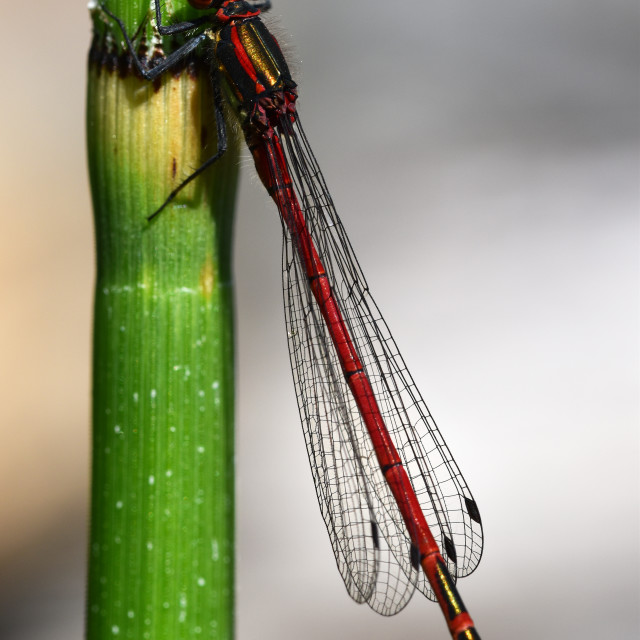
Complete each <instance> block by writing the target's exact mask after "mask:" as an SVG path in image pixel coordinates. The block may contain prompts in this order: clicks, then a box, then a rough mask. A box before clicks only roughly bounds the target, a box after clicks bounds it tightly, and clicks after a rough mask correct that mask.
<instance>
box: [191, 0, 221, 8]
mask: <svg viewBox="0 0 640 640" xmlns="http://www.w3.org/2000/svg"><path fill="white" fill-rule="evenodd" d="M214 3H215V0H189V4H190V5H191V6H192V7H193V8H194V9H209V8H210V7H211V5H213V4H214Z"/></svg>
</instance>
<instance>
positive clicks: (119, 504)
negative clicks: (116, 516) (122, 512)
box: [116, 500, 122, 509]
mask: <svg viewBox="0 0 640 640" xmlns="http://www.w3.org/2000/svg"><path fill="white" fill-rule="evenodd" d="M116 509H122V500H118V502H116Z"/></svg>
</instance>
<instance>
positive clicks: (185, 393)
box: [87, 0, 237, 640]
mask: <svg viewBox="0 0 640 640" xmlns="http://www.w3.org/2000/svg"><path fill="white" fill-rule="evenodd" d="M172 5H173V7H174V9H175V10H176V11H178V10H180V11H183V10H184V11H186V9H185V6H186V1H185V0H180V1H178V0H174V1H173V3H172ZM178 5H179V6H178ZM148 6H149V3H148V2H139V1H138V2H136V1H131V0H128V1H127V0H112V1H111V2H109V8H110V9H111V10H112V11H113V12H114V13H116V14H118V15H121V16H122V17H123V19H125V21H126V22H127V28H128V29H129V30H130V31H129V32H130V33H133V32H134V31H135V28H136V25H137V24H139V23H140V21H141V20H142V18H143V17H144V16H145V14H146V12H147V11H148ZM180 17H182V18H184V17H185V14H184V13H182V14H180ZM94 22H95V23H96V25H97V36H96V38H95V39H94V43H93V46H92V53H91V62H90V65H89V85H88V98H87V137H88V154H89V171H90V179H91V188H92V194H93V204H94V214H95V228H96V248H97V283H96V292H95V327H94V359H93V456H92V493H91V541H90V550H89V585H88V603H87V638H88V640H103V639H105V638H120V637H121V638H132V639H135V640H140V639H145V638H149V639H151V640H164V639H166V640H180V639H183V638H184V639H187V638H189V639H192V638H199V637H201V638H221V639H225V640H226V639H230V638H232V637H233V604H234V588H233V584H234V583H233V576H234V560H233V533H234V527H233V516H234V509H233V432H232V425H233V376H234V374H233V324H232V321H233V318H232V288H231V264H230V263H231V249H230V244H231V232H232V214H233V208H234V199H235V188H236V181H237V146H236V145H235V144H233V143H232V144H231V146H230V149H229V151H228V152H227V154H226V156H225V157H224V158H223V160H222V161H220V162H219V163H218V164H217V165H216V166H215V167H214V168H213V169H212V170H210V171H207V172H206V173H205V175H204V176H203V177H202V178H201V179H199V180H196V181H194V183H192V184H191V185H189V187H187V188H185V189H184V190H183V192H181V193H180V195H179V196H178V197H177V198H176V200H175V201H174V203H172V204H171V205H170V206H169V207H167V209H166V210H164V211H163V212H162V213H161V214H160V215H159V216H158V217H157V218H156V219H154V220H153V221H152V222H149V221H148V220H147V217H148V216H149V215H150V214H151V213H152V212H153V211H154V210H155V209H156V208H157V207H158V206H159V205H160V204H162V202H163V201H164V199H165V198H166V196H167V195H168V194H169V193H170V191H171V190H172V189H173V188H175V186H177V185H178V184H179V183H180V182H181V181H182V180H183V179H184V177H186V176H187V175H189V173H191V171H192V170H193V168H195V167H197V166H199V165H200V164H201V162H202V161H203V160H204V159H206V158H207V157H209V156H210V155H212V154H213V153H215V149H216V139H215V125H214V124H213V121H212V119H211V118H210V116H209V114H212V113H213V111H212V104H211V95H210V89H209V83H208V82H207V79H206V68H205V67H204V65H203V64H199V63H198V62H197V61H195V62H193V63H192V64H191V65H190V66H189V68H185V69H184V70H183V71H182V72H181V73H179V74H177V75H176V74H172V73H167V74H165V76H164V77H163V78H162V79H161V80H160V81H158V82H156V83H153V84H152V83H149V82H146V81H144V80H142V79H139V78H137V77H136V76H134V75H133V74H132V73H131V72H130V70H129V67H128V65H127V61H126V57H125V56H123V55H122V49H120V48H118V49H115V48H114V47H115V46H116V45H115V44H114V43H120V42H121V38H120V37H119V32H118V31H117V27H116V26H115V25H113V24H110V23H108V22H106V21H104V20H103V17H102V15H101V13H100V12H97V11H96V12H94ZM109 32H111V34H112V35H114V36H115V37H114V38H112V39H109V38H105V34H107V33H109ZM118 46H119V45H118ZM165 53H168V50H165ZM203 143H205V146H204V148H203Z"/></svg>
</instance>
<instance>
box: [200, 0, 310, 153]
mask: <svg viewBox="0 0 640 640" xmlns="http://www.w3.org/2000/svg"><path fill="white" fill-rule="evenodd" d="M215 17H216V21H217V22H218V24H221V25H222V26H221V28H219V29H215V30H211V31H210V32H209V37H210V38H211V39H212V40H213V41H214V46H215V60H216V62H217V65H218V70H219V71H220V72H221V73H222V75H223V76H224V78H225V80H226V81H227V84H228V86H229V88H230V89H231V92H232V93H233V96H234V98H235V100H237V102H238V104H239V109H238V111H239V113H240V117H241V120H242V126H243V128H244V130H245V135H246V136H247V138H249V137H254V136H256V135H258V136H260V135H264V134H265V133H267V132H268V130H270V129H272V128H273V127H275V126H276V125H277V122H278V119H279V118H280V117H281V116H282V115H284V114H285V113H289V114H290V115H292V116H295V101H296V98H297V92H296V83H295V82H294V81H293V79H292V78H291V73H290V72H289V67H288V65H287V62H286V60H285V58H284V56H283V54H282V50H281V49H280V45H279V44H278V41H277V40H276V39H275V38H274V37H273V36H272V35H271V33H269V31H268V29H267V28H266V27H265V26H264V24H263V22H262V20H261V19H260V11H259V10H257V9H255V8H253V7H252V6H251V5H250V4H249V3H248V2H245V1H244V0H227V1H226V2H224V3H223V4H222V5H221V6H220V8H219V9H218V11H217V12H216V16H215ZM247 141H248V142H249V140H247Z"/></svg>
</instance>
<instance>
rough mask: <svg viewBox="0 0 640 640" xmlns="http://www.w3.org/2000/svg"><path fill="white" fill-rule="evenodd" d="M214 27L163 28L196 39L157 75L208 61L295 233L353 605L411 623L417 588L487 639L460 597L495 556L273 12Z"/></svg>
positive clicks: (298, 284)
mask: <svg viewBox="0 0 640 640" xmlns="http://www.w3.org/2000/svg"><path fill="white" fill-rule="evenodd" d="M189 2H190V4H191V5H192V6H193V7H195V8H197V9H202V10H209V11H208V12H207V13H205V14H203V15H202V16H201V17H199V18H197V19H195V20H191V21H186V22H180V23H177V24H173V25H169V26H167V25H162V14H161V10H160V3H159V1H158V0H155V17H156V21H157V24H156V28H157V30H158V32H159V33H160V34H161V35H163V36H170V35H175V34H183V33H185V32H193V33H195V35H192V36H191V37H190V38H188V39H187V40H186V42H185V43H184V44H182V45H181V46H180V47H179V48H177V49H176V50H175V51H174V52H173V53H171V54H169V55H168V56H167V57H166V58H163V59H160V61H156V64H155V65H154V66H150V65H149V64H148V63H147V61H146V60H147V59H146V58H142V59H140V58H138V56H137V55H136V52H135V49H134V45H133V43H132V41H131V39H130V38H129V36H128V35H127V32H126V29H125V26H124V24H123V23H122V21H121V20H120V19H119V18H117V17H116V16H115V15H113V14H112V13H111V12H110V11H109V10H108V9H106V7H104V6H102V9H103V10H104V11H105V12H106V14H108V15H109V16H110V17H111V18H113V19H114V20H115V21H116V22H117V23H118V25H119V26H120V28H121V30H122V33H123V35H124V39H125V41H126V44H127V47H128V49H129V52H130V53H131V55H132V61H133V63H134V65H135V66H136V68H137V70H138V71H139V73H140V74H141V75H142V77H144V78H146V79H147V80H155V79H156V78H158V77H159V76H160V75H161V74H163V73H164V72H166V71H167V70H169V69H171V68H172V67H173V66H174V65H176V63H178V62H179V61H181V60H183V59H184V58H185V57H186V56H188V55H189V54H191V53H192V52H194V51H195V50H196V49H197V48H198V47H200V46H201V45H202V46H203V47H204V46H206V47H208V48H209V49H210V55H211V60H212V65H211V74H210V76H211V81H212V85H213V96H214V105H215V107H214V111H215V118H216V126H217V133H218V149H217V153H216V154H215V155H214V156H213V157H212V158H210V159H209V160H207V161H206V162H205V163H204V164H203V165H202V166H201V167H200V168H198V169H197V170H196V171H195V172H194V173H193V174H192V175H190V176H189V177H188V178H187V179H186V180H184V182H182V184H181V185H180V186H179V187H178V188H177V189H175V190H174V191H173V192H172V193H171V194H169V196H168V197H167V199H166V200H165V202H164V203H163V204H162V206H160V208H159V209H158V210H157V211H156V212H155V213H153V214H152V215H151V216H150V218H153V217H154V216H156V215H157V214H158V213H159V212H160V211H161V210H162V209H164V208H165V207H166V206H167V205H168V204H169V203H170V202H171V201H172V200H173V198H174V197H175V196H176V194H177V193H178V192H179V191H180V189H182V188H183V187H184V186H185V185H186V184H187V183H189V182H190V181H191V180H193V179H194V178H195V177H197V176H198V175H200V174H201V173H202V172H203V171H205V170H206V169H207V168H208V167H209V166H211V165H212V164H213V163H214V162H215V161H216V160H218V159H219V158H220V157H221V156H222V155H223V154H224V152H225V150H226V147H227V134H226V126H225V120H224V116H223V113H222V107H223V101H224V99H225V98H224V96H223V90H222V85H223V84H226V88H227V102H228V103H229V104H230V106H231V107H232V111H233V112H234V113H235V115H236V116H237V118H238V120H239V122H240V125H241V126H242V130H243V132H244V136H245V139H246V142H247V145H248V147H249V149H250V151H251V153H252V155H253V158H254V161H255V165H256V169H257V172H258V175H259V176H260V178H261V180H262V182H263V183H264V185H265V187H266V188H267V190H268V192H269V194H270V195H271V197H272V198H273V200H274V201H275V203H276V205H277V207H278V211H279V212H280V217H281V221H282V229H283V233H284V245H283V286H284V303H285V314H286V324H287V335H288V342H289V351H290V358H291V366H292V370H293V378H294V382H295V387H296V395H297V399H298V407H299V411H300V416H301V420H302V424H303V428H304V434H305V440H306V446H307V452H308V454H309V459H310V462H311V469H312V473H313V479H314V482H315V486H316V492H317V496H318V501H319V503H320V509H321V511H322V515H323V518H324V521H325V523H326V526H327V530H328V532H329V535H330V537H331V544H332V547H333V552H334V554H335V557H336V561H337V564H338V568H339V570H340V573H341V575H342V578H343V580H344V582H345V585H346V587H347V590H348V592H349V594H350V595H351V597H352V598H353V599H354V600H356V601H357V602H366V603H367V604H368V605H369V606H370V607H371V608H373V609H374V610H375V611H377V612H379V613H381V614H384V615H391V614H394V613H397V612H398V611H400V610H401V609H402V608H403V607H404V606H405V605H406V604H407V602H408V601H409V599H410V598H411V596H412V594H413V592H414V590H415V589H416V588H417V589H419V590H420V591H421V592H422V593H424V594H425V595H426V596H427V597H429V598H431V599H433V600H437V601H438V602H439V603H440V606H441V608H442V611H443V613H444V615H445V618H446V621H447V624H448V626H449V630H450V632H451V634H452V636H453V637H454V638H460V639H461V638H466V639H473V638H479V635H478V633H477V632H476V630H475V628H474V625H473V621H472V620H471V617H470V616H469V614H468V613H467V612H466V609H465V607H464V605H463V603H462V601H461V599H460V597H459V595H458V593H457V591H456V588H455V584H454V582H455V579H456V578H457V577H461V576H466V575H468V574H469V573H471V572H472V571H473V570H474V569H475V568H476V566H477V565H478V563H479V561H480V557H481V554H482V524H481V520H480V515H479V512H478V508H477V506H476V503H475V501H474V499H473V497H472V495H471V493H470V491H469V489H468V487H467V484H466V482H465V480H464V478H463V477H462V474H461V473H460V470H459V469H458V466H457V464H456V463H455V461H454V459H453V457H452V455H451V453H450V451H449V449H448V447H447V445H446V444H445V442H444V440H443V439H442V436H441V435H440V432H439V431H438V428H437V426H436V424H435V422H434V420H433V418H432V416H431V414H430V413H429V410H428V408H427V406H426V404H425V403H424V401H423V400H422V397H421V395H420V393H419V391H418V389H417V388H416V386H415V384H414V381H413V378H412V377H411V375H410V373H409V371H408V370H407V367H406V365H405V363H404V360H403V359H402V356H401V355H400V353H399V351H398V348H397V346H396V343H395V341H394V339H393V337H392V336H391V333H390V331H389V328H388V327H387V324H386V322H385V321H384V319H383V317H382V315H381V314H380V311H379V309H378V307H377V305H376V303H375V301H374V300H373V298H372V297H371V294H370V292H369V287H368V285H367V282H366V280H365V278H364V275H363V273H362V271H361V269H360V265H359V263H358V261H357V259H356V257H355V254H354V252H353V249H352V247H351V244H350V242H349V239H348V237H347V235H346V233H345V230H344V228H343V226H342V223H341V221H340V219H339V217H338V215H337V213H336V210H335V207H334V204H333V201H332V199H331V196H330V194H329V191H328V189H327V186H326V184H325V181H324V178H323V176H322V173H321V171H320V168H319V167H318V164H317V162H316V159H315V157H314V155H313V152H312V151H311V147H310V146H309V143H308V141H307V138H306V135H305V133H304V130H303V128H302V125H301V122H300V116H299V114H298V112H297V109H296V99H297V91H296V83H295V82H294V81H293V79H292V78H291V74H290V72H289V68H288V66H287V63H286V61H285V59H284V56H283V55H282V52H281V50H280V47H279V45H278V43H277V41H276V39H275V38H274V37H273V35H272V34H271V33H270V32H269V31H268V29H267V28H266V27H265V25H264V23H263V22H262V20H261V18H260V13H261V12H263V11H265V10H267V9H268V8H269V2H268V1H267V2H262V3H256V4H250V3H248V2H246V1H244V0H189Z"/></svg>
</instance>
